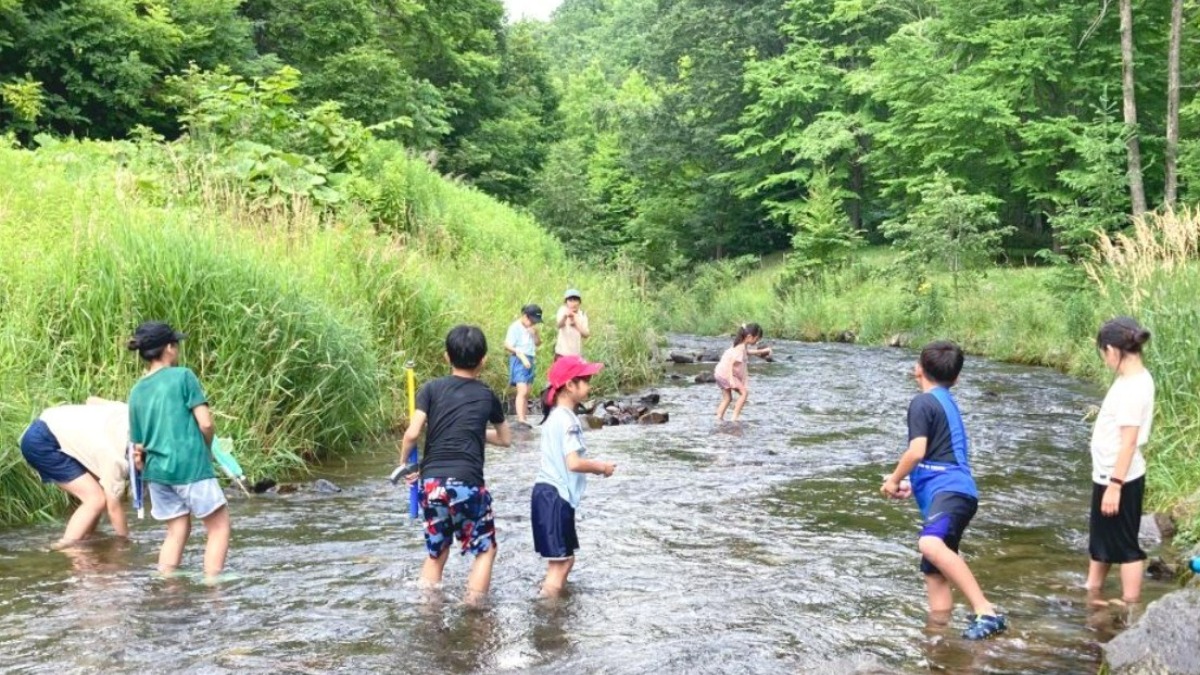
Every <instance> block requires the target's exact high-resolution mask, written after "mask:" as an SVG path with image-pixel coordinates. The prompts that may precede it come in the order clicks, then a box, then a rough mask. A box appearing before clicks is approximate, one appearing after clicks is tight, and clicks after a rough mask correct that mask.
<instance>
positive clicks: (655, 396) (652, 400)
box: [638, 391, 662, 405]
mask: <svg viewBox="0 0 1200 675" xmlns="http://www.w3.org/2000/svg"><path fill="white" fill-rule="evenodd" d="M660 401H662V395H661V394H659V393H658V392H656V391H652V392H650V393H649V394H646V395H645V396H643V397H641V398H639V399H638V402H639V403H644V404H646V405H658V404H659V402H660Z"/></svg>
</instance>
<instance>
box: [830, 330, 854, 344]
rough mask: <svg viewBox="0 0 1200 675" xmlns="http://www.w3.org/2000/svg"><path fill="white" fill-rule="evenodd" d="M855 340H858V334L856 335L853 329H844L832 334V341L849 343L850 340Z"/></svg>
mask: <svg viewBox="0 0 1200 675" xmlns="http://www.w3.org/2000/svg"><path fill="white" fill-rule="evenodd" d="M856 340H858V335H856V334H855V333H854V331H852V330H844V331H842V332H840V333H838V334H837V335H834V336H833V341H834V342H847V343H850V342H854V341H856Z"/></svg>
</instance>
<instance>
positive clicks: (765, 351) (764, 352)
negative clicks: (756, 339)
mask: <svg viewBox="0 0 1200 675" xmlns="http://www.w3.org/2000/svg"><path fill="white" fill-rule="evenodd" d="M746 353H747V354H749V355H750V356H770V355H771V348H770V347H763V348H762V349H750V348H749V347H747V348H746Z"/></svg>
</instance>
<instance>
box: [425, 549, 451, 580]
mask: <svg viewBox="0 0 1200 675" xmlns="http://www.w3.org/2000/svg"><path fill="white" fill-rule="evenodd" d="M449 558H450V547H449V546H447V547H446V548H444V549H442V552H441V554H439V555H438V557H436V558H431V557H429V556H428V555H426V556H425V564H424V565H422V566H421V585H422V586H436V585H438V584H440V583H442V570H444V569H446V561H447V560H448V559H449Z"/></svg>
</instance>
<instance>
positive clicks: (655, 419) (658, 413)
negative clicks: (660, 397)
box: [638, 410, 671, 424]
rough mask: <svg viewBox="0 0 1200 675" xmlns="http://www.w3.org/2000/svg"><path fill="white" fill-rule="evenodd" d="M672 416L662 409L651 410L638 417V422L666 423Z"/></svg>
mask: <svg viewBox="0 0 1200 675" xmlns="http://www.w3.org/2000/svg"><path fill="white" fill-rule="evenodd" d="M670 420H671V416H670V415H669V414H667V413H666V412H664V411H662V410H651V411H650V412H648V413H646V414H644V415H642V416H641V417H639V418H638V424H666V423H667V422H669V421H670Z"/></svg>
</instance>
